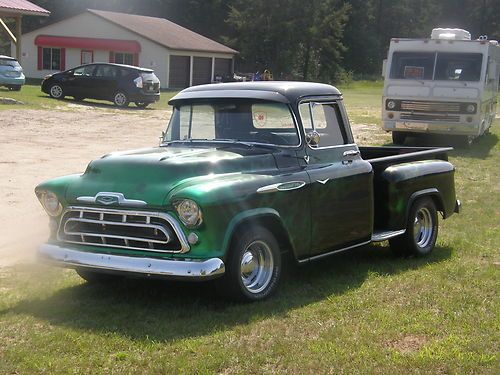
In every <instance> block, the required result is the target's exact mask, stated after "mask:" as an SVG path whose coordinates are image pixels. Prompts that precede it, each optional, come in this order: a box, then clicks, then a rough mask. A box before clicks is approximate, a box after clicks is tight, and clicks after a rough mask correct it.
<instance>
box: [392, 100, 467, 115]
mask: <svg viewBox="0 0 500 375" xmlns="http://www.w3.org/2000/svg"><path fill="white" fill-rule="evenodd" d="M460 108H461V105H460V103H454V102H424V101H411V100H402V101H401V111H412V112H413V111H415V112H445V113H460Z"/></svg>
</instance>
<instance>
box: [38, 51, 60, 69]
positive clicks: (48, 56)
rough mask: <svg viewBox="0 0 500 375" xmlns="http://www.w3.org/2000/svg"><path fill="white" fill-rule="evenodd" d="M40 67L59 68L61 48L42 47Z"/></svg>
mask: <svg viewBox="0 0 500 375" xmlns="http://www.w3.org/2000/svg"><path fill="white" fill-rule="evenodd" d="M42 67H43V69H44V70H61V49H60V48H43V52H42Z"/></svg>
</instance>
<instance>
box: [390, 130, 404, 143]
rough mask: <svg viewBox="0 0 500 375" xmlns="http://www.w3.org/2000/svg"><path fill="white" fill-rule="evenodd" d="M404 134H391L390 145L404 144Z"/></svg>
mask: <svg viewBox="0 0 500 375" xmlns="http://www.w3.org/2000/svg"><path fill="white" fill-rule="evenodd" d="M405 140H406V134H405V133H403V132H392V143H394V144H395V145H402V144H404V143H405Z"/></svg>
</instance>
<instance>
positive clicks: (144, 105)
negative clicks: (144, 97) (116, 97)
mask: <svg viewBox="0 0 500 375" xmlns="http://www.w3.org/2000/svg"><path fill="white" fill-rule="evenodd" d="M149 104H151V103H145V102H135V105H136V106H137V107H139V108H142V109H144V108H146V107H147V106H148V105H149Z"/></svg>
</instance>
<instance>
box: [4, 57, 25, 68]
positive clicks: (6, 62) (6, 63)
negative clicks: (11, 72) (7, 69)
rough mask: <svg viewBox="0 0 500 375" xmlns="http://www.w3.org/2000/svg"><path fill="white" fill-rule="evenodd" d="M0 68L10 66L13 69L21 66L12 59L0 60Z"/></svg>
mask: <svg viewBox="0 0 500 375" xmlns="http://www.w3.org/2000/svg"><path fill="white" fill-rule="evenodd" d="M0 66H11V67H13V68H21V65H19V63H18V62H17V60H12V59H0Z"/></svg>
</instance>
